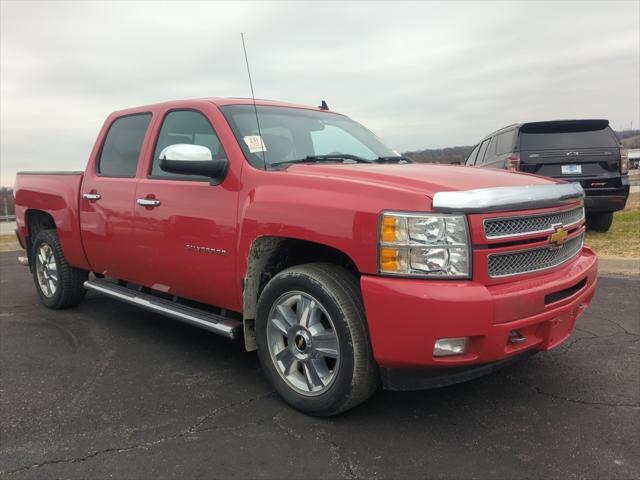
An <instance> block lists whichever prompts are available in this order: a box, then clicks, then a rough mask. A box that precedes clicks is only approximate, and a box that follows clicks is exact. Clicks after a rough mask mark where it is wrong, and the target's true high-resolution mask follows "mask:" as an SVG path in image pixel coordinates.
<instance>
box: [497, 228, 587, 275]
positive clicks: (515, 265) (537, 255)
mask: <svg viewBox="0 0 640 480" xmlns="http://www.w3.org/2000/svg"><path fill="white" fill-rule="evenodd" d="M583 242H584V234H582V235H579V236H577V237H574V238H572V239H571V240H568V241H567V242H566V243H565V244H564V245H562V246H560V247H555V246H551V245H550V246H545V247H538V248H532V249H530V250H519V251H517V252H508V253H495V254H492V255H489V257H488V261H489V265H488V268H489V276H490V277H493V278H496V277H507V276H510V275H518V274H520V273H529V272H537V271H539V270H545V269H547V268H552V267H556V266H558V265H560V264H562V263H564V262H566V261H567V260H569V259H571V258H573V257H575V256H576V255H577V254H578V253H580V250H582V244H583Z"/></svg>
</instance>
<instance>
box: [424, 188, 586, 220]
mask: <svg viewBox="0 0 640 480" xmlns="http://www.w3.org/2000/svg"><path fill="white" fill-rule="evenodd" d="M583 198H584V190H583V189H582V186H581V185H580V184H579V183H552V184H545V185H523V186H518V187H496V188H478V189H475V190H462V191H459V192H438V193H436V194H435V195H434V196H433V208H434V210H436V211H437V212H446V213H486V212H506V211H512V210H529V209H538V208H545V207H555V206H558V205H564V204H568V203H573V202H577V201H578V200H582V199H583Z"/></svg>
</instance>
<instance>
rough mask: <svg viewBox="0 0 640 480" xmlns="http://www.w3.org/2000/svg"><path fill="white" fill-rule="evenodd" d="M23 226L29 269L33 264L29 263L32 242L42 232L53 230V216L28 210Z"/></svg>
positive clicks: (41, 211) (40, 211)
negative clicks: (24, 228) (24, 227)
mask: <svg viewBox="0 0 640 480" xmlns="http://www.w3.org/2000/svg"><path fill="white" fill-rule="evenodd" d="M24 216H25V222H24V223H25V226H26V232H27V235H26V237H25V243H26V245H25V247H26V251H27V258H28V259H29V265H30V268H33V266H32V265H33V262H32V261H31V260H32V259H31V256H32V254H33V252H32V249H33V248H32V247H33V240H34V239H35V238H36V237H37V236H38V233H40V232H41V231H43V230H55V229H56V228H57V227H56V222H55V220H54V218H53V216H52V215H51V214H49V213H47V212H45V211H43V210H38V209H35V208H31V209H28V210H27V211H26V212H25V215H24Z"/></svg>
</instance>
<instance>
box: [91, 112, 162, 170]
mask: <svg viewBox="0 0 640 480" xmlns="http://www.w3.org/2000/svg"><path fill="white" fill-rule="evenodd" d="M150 120H151V114H150V113H145V114H141V115H130V116H127V117H121V118H118V119H116V120H115V121H114V122H113V123H112V124H111V127H109V132H108V133H107V138H106V139H105V141H104V144H103V145H102V152H100V160H99V162H98V173H100V174H101V175H106V176H109V177H135V175H136V167H137V166H138V157H140V149H141V148H142V142H143V141H144V136H145V134H146V133H147V127H148V126H149V121H150Z"/></svg>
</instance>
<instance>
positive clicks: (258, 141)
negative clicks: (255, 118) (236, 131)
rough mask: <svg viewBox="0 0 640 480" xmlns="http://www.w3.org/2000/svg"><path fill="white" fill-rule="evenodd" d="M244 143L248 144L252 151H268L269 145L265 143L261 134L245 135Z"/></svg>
mask: <svg viewBox="0 0 640 480" xmlns="http://www.w3.org/2000/svg"><path fill="white" fill-rule="evenodd" d="M244 143H246V144H247V147H249V151H250V152H251V153H256V152H266V151H267V147H266V146H265V145H264V141H263V140H262V137H261V136H260V135H247V136H246V137H244Z"/></svg>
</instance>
